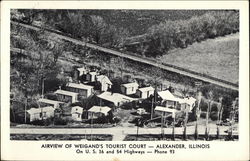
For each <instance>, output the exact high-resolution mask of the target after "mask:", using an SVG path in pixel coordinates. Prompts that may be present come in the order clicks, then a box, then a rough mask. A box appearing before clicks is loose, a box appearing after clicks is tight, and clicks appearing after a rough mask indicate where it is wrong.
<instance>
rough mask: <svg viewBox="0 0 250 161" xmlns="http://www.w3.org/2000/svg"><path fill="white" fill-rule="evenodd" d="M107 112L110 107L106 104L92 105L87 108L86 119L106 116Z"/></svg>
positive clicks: (109, 110)
mask: <svg viewBox="0 0 250 161" xmlns="http://www.w3.org/2000/svg"><path fill="white" fill-rule="evenodd" d="M109 112H111V108H109V107H107V106H93V107H91V108H90V109H89V110H88V119H96V118H99V117H102V116H108V114H109Z"/></svg>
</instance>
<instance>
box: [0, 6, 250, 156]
mask: <svg viewBox="0 0 250 161" xmlns="http://www.w3.org/2000/svg"><path fill="white" fill-rule="evenodd" d="M11 8H36V9H38V8H39V9H56V8H57V9H66V8H67V9H239V10H240V66H239V68H240V72H239V82H240V83H239V91H240V93H239V101H240V102H239V107H240V113H239V115H240V117H239V122H240V126H239V133H240V137H239V141H234V142H222V141H214V142H202V141H199V142H198V141H193V142H181V143H185V144H187V143H195V144H198V143H210V147H211V148H210V149H209V150H177V152H176V154H174V155H170V154H167V155H152V154H150V155H149V154H146V155H119V156H116V155H104V156H102V155H91V156H87V155H82V154H76V153H75V152H74V150H71V149H47V150H42V149H41V148H40V146H41V144H42V143H64V144H65V143H79V142H73V141H46V142H45V141H10V140H9V86H10V83H9V71H10V65H9V62H10V56H9V55H10V54H9V53H10V52H9V44H10V38H9V35H10V15H9V12H10V9H11ZM248 13H249V8H248V2H247V1H228V2H227V1H202V2H201V1H176V2H174V1H170V2H165V1H156V2H153V1H121V2H117V1H96V2H91V1H84V2H83V1H81V2H77V1H72V2H69V1H54V2H52V1H26V2H25V1H10V2H8V1H2V2H1V152H2V153H1V154H2V155H1V159H3V160H31V159H32V160H45V159H47V160H59V159H60V160H135V159H136V160H158V161H159V160H212V159H213V160H222V159H223V160H248V159H249V84H248V82H249V47H248V45H249V37H248V36H249V15H248ZM91 143H100V142H91ZM101 143H107V142H101ZM108 143H129V142H114V141H112V142H108ZM136 143H145V142H136ZM149 143H150V144H154V142H149ZM155 143H160V142H155ZM162 143H177V142H170V141H168V142H163V141H162ZM179 143H180V142H179Z"/></svg>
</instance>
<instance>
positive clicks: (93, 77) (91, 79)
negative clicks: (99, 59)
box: [86, 72, 97, 82]
mask: <svg viewBox="0 0 250 161" xmlns="http://www.w3.org/2000/svg"><path fill="white" fill-rule="evenodd" d="M96 75H97V73H96V72H88V73H87V74H86V81H88V82H95V80H96Z"/></svg>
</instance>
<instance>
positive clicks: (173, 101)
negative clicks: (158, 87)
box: [157, 90, 180, 108]
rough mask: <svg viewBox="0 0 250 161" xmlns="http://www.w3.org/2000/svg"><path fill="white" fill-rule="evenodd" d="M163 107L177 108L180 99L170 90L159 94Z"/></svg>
mask: <svg viewBox="0 0 250 161" xmlns="http://www.w3.org/2000/svg"><path fill="white" fill-rule="evenodd" d="M157 95H158V99H157V100H160V104H161V106H164V107H168V108H176V107H177V105H178V102H179V100H180V98H177V97H175V96H174V95H173V94H172V93H171V92H170V91H169V90H165V91H160V92H157Z"/></svg>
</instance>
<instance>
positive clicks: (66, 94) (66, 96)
mask: <svg viewBox="0 0 250 161" xmlns="http://www.w3.org/2000/svg"><path fill="white" fill-rule="evenodd" d="M55 94H56V95H57V99H58V100H59V101H62V102H71V103H74V102H77V101H78V93H75V92H70V91H65V90H61V89H58V90H57V91H55Z"/></svg>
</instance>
